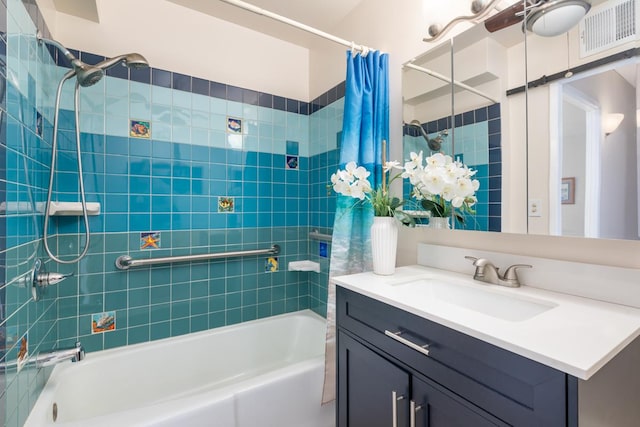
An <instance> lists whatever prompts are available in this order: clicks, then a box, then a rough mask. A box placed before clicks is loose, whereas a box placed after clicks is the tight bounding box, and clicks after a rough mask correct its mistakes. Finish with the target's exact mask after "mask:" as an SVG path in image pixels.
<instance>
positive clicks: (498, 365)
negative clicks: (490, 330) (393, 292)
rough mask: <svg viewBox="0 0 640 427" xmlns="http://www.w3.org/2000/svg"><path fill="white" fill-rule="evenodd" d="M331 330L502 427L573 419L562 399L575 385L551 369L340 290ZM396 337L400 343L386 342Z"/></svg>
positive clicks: (566, 376)
mask: <svg viewBox="0 0 640 427" xmlns="http://www.w3.org/2000/svg"><path fill="white" fill-rule="evenodd" d="M337 324H338V327H339V328H341V329H344V330H347V331H350V332H351V333H352V334H354V335H356V336H358V337H360V338H361V339H363V340H365V341H367V342H369V343H370V344H372V345H373V346H375V347H377V348H378V349H380V350H382V351H383V352H385V353H387V354H388V355H389V356H391V357H393V358H395V359H396V360H398V361H399V362H401V363H403V364H404V365H406V366H407V367H408V368H409V369H411V370H412V371H413V372H415V373H417V374H419V375H424V376H425V377H427V378H429V379H431V380H432V381H435V382H436V383H438V384H440V385H442V386H443V387H445V388H447V389H449V390H451V391H452V392H454V393H455V394H457V395H459V396H461V397H463V398H464V399H466V400H468V401H470V402H472V403H474V404H475V405H477V406H479V407H481V408H484V409H485V410H486V411H488V412H489V413H491V414H493V415H495V416H497V417H498V418H500V419H502V420H503V421H505V422H506V423H508V424H512V425H519V426H520V425H521V426H541V425H544V426H561V425H562V426H564V425H567V419H568V416H569V418H573V416H571V414H568V411H572V410H573V408H569V409H568V408H567V406H568V404H573V401H574V399H568V398H567V393H568V389H569V388H568V385H569V383H570V382H574V383H575V384H577V380H576V379H575V378H573V377H570V376H568V375H566V374H565V373H563V372H560V371H558V370H556V369H553V368H550V367H548V366H545V365H542V364H540V363H538V362H535V361H532V360H530V359H527V358H525V357H522V356H519V355H516V354H514V353H511V352H509V351H507V350H504V349H501V348H499V347H496V346H494V345H491V344H488V343H486V342H484V341H482V340H479V339H476V338H473V337H470V336H468V335H465V334H463V333H460V332H457V331H454V330H452V329H450V328H447V327H445V326H442V325H440V324H438V323H435V322H432V321H429V320H426V319H424V318H422V317H419V316H416V315H413V314H411V313H408V312H406V311H404V310H400V309H398V308H395V307H392V306H390V305H388V304H385V303H382V302H380V301H377V300H375V299H372V298H369V297H366V296H364V295H362V294H359V293H356V292H352V291H350V290H348V289H345V288H342V287H340V286H338V287H337ZM397 332H400V333H401V334H400V339H398V337H397V336H395V337H391V336H389V335H390V334H392V333H397ZM401 341H403V342H401ZM407 341H408V342H407ZM423 345H428V351H424V350H423V349H422V346H423ZM427 352H428V355H427V354H425V353H427ZM571 389H573V388H571Z"/></svg>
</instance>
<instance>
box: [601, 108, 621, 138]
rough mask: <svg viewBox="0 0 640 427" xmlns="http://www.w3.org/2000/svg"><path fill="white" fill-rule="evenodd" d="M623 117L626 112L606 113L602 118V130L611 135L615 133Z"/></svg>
mask: <svg viewBox="0 0 640 427" xmlns="http://www.w3.org/2000/svg"><path fill="white" fill-rule="evenodd" d="M623 119H624V114H622V113H609V114H605V115H604V117H603V118H602V130H603V131H604V134H605V135H609V134H611V133H613V132H614V131H615V130H616V129H618V126H620V123H622V120H623Z"/></svg>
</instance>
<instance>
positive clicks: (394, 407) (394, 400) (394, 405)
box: [391, 390, 404, 427]
mask: <svg viewBox="0 0 640 427" xmlns="http://www.w3.org/2000/svg"><path fill="white" fill-rule="evenodd" d="M402 399H404V396H402V395H400V396H398V393H397V392H396V391H395V390H393V391H392V392H391V416H392V417H393V420H392V422H391V425H392V426H393V427H398V401H399V400H402Z"/></svg>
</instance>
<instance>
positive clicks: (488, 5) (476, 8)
mask: <svg viewBox="0 0 640 427" xmlns="http://www.w3.org/2000/svg"><path fill="white" fill-rule="evenodd" d="M500 1H501V0H472V1H471V13H472V15H469V16H458V17H456V18H453V19H452V20H451V21H449V23H448V24H447V25H445V26H444V27H443V26H442V25H440V24H438V23H435V24H431V25H429V28H428V29H427V32H428V33H429V37H425V38H423V39H422V41H424V42H433V41H436V40H438V39H439V38H440V37H442V36H443V35H445V34H446V33H447V32H448V31H449V30H450V29H451V28H453V26H454V25H455V24H457V23H458V22H463V21H471V22H478V21H479V20H481V19H482V18H484V17H485V16H486V15H488V14H489V12H491V11H492V10H493V9H494V8H495V7H496V6H497V3H499V2H500Z"/></svg>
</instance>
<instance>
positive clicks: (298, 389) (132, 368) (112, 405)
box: [25, 310, 335, 427]
mask: <svg viewBox="0 0 640 427" xmlns="http://www.w3.org/2000/svg"><path fill="white" fill-rule="evenodd" d="M107 333H108V332H107ZM324 337H325V321H324V319H323V318H322V317H320V316H317V315H316V314H314V313H313V312H311V311H309V310H305V311H300V312H296V313H291V314H284V315H280V316H274V317H270V318H266V319H260V320H255V321H251V322H246V323H242V324H239V325H233V326H227V327H223V328H218V329H213V330H210V331H204V332H198V333H194V334H189V335H184V336H180V337H175V338H168V339H164V340H159V341H153V342H150V343H143V344H137V345H132V346H127V347H122V348H117V349H112V350H105V351H100V352H94V353H88V354H87V356H86V358H85V359H84V360H83V361H82V362H80V363H71V362H67V363H62V364H59V365H58V366H56V367H55V369H54V370H53V373H52V374H51V377H50V378H49V381H48V382H47V384H46V385H45V388H44V390H43V392H42V394H41V395H40V397H39V398H38V400H37V402H36V404H35V406H34V408H33V410H32V412H31V414H30V415H29V418H28V419H27V422H26V424H25V426H26V427H36V426H37V427H44V426H51V427H63V426H64V427H70V426H74V427H75V426H83V427H84V426H91V427H99V426H109V427H112V426H123V427H124V426H127V427H128V426H132V427H133V426H162V427H169V426H188V427H197V426H203V427H204V426H206V427H218V426H219V427H289V426H290V427H330V426H334V425H335V414H334V412H335V408H334V405H333V404H331V405H325V406H321V405H320V400H321V394H322V381H323V369H324V368H323V365H324ZM54 403H55V404H56V406H57V410H58V415H57V421H55V422H54V421H53V415H52V412H53V405H54Z"/></svg>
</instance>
